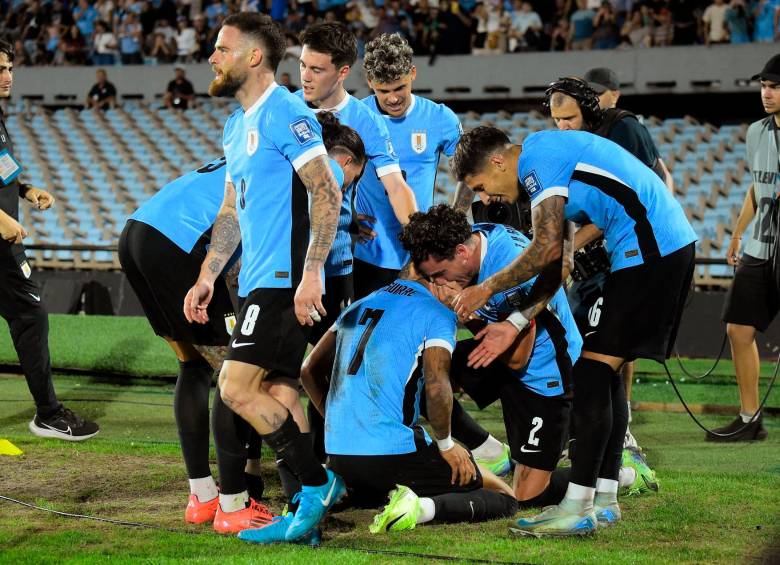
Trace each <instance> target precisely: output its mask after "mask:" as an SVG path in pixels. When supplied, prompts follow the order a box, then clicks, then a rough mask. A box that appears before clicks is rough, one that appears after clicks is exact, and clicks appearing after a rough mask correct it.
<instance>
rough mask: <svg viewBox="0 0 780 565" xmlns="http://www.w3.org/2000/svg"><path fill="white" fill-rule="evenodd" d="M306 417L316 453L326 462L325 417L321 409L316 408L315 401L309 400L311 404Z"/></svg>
mask: <svg viewBox="0 0 780 565" xmlns="http://www.w3.org/2000/svg"><path fill="white" fill-rule="evenodd" d="M306 417H307V418H308V420H309V427H310V428H311V432H309V435H310V436H311V443H312V446H313V447H314V454H315V455H316V456H317V459H319V460H320V462H321V463H325V458H326V455H325V418H323V417H322V414H320V411H319V410H317V408H315V406H314V403H313V402H312V401H309V405H308V407H307V408H306Z"/></svg>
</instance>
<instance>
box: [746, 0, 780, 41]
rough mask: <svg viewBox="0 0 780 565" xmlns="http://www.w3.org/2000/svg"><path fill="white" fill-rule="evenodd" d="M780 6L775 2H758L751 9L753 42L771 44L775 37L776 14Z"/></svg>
mask: <svg viewBox="0 0 780 565" xmlns="http://www.w3.org/2000/svg"><path fill="white" fill-rule="evenodd" d="M778 13H780V4H778V3H777V1H776V0H759V1H758V2H757V3H756V4H755V7H754V8H753V16H754V17H755V31H754V32H753V41H760V42H762V43H772V42H773V41H775V39H776V37H777V14H778Z"/></svg>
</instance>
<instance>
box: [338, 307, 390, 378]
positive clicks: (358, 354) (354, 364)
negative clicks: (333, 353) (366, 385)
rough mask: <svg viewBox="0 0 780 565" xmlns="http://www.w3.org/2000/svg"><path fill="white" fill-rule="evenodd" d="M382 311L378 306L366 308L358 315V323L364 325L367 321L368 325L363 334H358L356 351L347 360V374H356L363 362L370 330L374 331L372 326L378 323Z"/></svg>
mask: <svg viewBox="0 0 780 565" xmlns="http://www.w3.org/2000/svg"><path fill="white" fill-rule="evenodd" d="M384 313H385V311H384V310H381V309H379V308H377V309H374V308H366V310H365V312H363V315H362V316H361V317H360V321H359V322H358V325H361V326H365V325H366V323H368V327H367V328H366V329H365V331H364V332H363V335H362V336H360V342H358V347H357V351H355V354H354V355H353V356H352V361H350V362H349V370H348V371H347V374H348V375H356V374H357V372H358V370H359V369H360V366H361V365H362V364H363V353H365V351H366V345H367V344H368V340H369V339H370V338H371V332H373V331H374V328H375V327H376V325H377V324H378V323H379V320H381V319H382V314H384ZM369 320H370V321H369Z"/></svg>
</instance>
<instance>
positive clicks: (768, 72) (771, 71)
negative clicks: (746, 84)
mask: <svg viewBox="0 0 780 565" xmlns="http://www.w3.org/2000/svg"><path fill="white" fill-rule="evenodd" d="M758 79H765V80H771V81H772V82H780V55H775V56H774V57H772V58H771V59H769V61H767V63H766V65H764V70H762V71H761V72H760V73H758V74H757V75H753V76H752V77H750V80H758Z"/></svg>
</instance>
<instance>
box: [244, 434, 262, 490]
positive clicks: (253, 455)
mask: <svg viewBox="0 0 780 565" xmlns="http://www.w3.org/2000/svg"><path fill="white" fill-rule="evenodd" d="M247 427H248V426H247ZM262 448H263V440H262V439H261V438H260V434H258V433H257V432H256V431H255V430H251V433H250V435H249V442H248V443H247V447H246V458H247V459H260V454H261V452H262ZM244 482H246V490H247V492H248V493H249V497H250V498H253V499H255V500H261V499H262V498H263V493H264V492H265V482H264V481H263V477H261V476H260V475H253V474H251V473H247V472H246V471H244Z"/></svg>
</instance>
